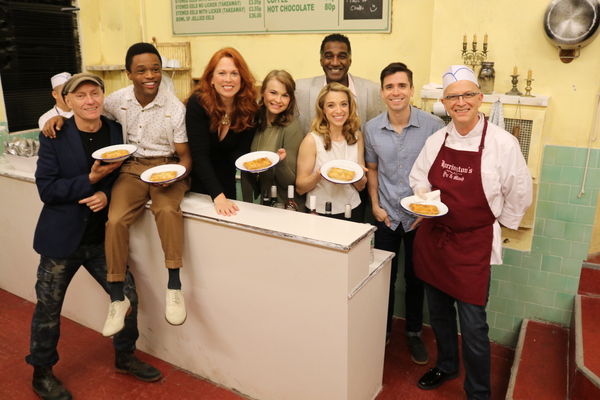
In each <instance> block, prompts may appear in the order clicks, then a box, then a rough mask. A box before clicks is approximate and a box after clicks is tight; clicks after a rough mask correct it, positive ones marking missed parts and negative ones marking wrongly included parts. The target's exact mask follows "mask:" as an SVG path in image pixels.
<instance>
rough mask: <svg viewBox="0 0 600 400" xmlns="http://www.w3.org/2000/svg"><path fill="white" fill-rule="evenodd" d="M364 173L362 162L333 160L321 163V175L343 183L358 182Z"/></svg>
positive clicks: (329, 179) (331, 180)
mask: <svg viewBox="0 0 600 400" xmlns="http://www.w3.org/2000/svg"><path fill="white" fill-rule="evenodd" d="M364 174H365V172H364V170H363V169H362V167H361V166H360V164H358V163H355V162H354V161H350V160H331V161H327V162H326V163H324V164H323V165H321V176H323V178H325V179H327V180H328V181H329V182H333V183H338V184H341V185H347V184H349V183H354V182H358V181H360V180H361V179H362V177H363V176H364Z"/></svg>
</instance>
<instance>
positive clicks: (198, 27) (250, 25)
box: [171, 0, 391, 35]
mask: <svg viewBox="0 0 600 400" xmlns="http://www.w3.org/2000/svg"><path fill="white" fill-rule="evenodd" d="M171 5H172V17H173V34H174V35H235V34H272V33H316V32H390V20H391V19H390V13H391V11H390V6H391V0H171Z"/></svg>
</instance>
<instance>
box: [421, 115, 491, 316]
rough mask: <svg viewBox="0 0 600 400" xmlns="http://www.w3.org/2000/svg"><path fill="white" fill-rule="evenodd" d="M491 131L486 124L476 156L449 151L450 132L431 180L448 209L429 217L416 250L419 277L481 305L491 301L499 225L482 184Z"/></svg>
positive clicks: (455, 295) (448, 292)
mask: <svg viewBox="0 0 600 400" xmlns="http://www.w3.org/2000/svg"><path fill="white" fill-rule="evenodd" d="M486 132H487V121H485V122H484V126H483V134H482V135H481V143H480V144H479V151H477V152H471V151H459V150H454V149H451V148H449V147H446V139H447V138H448V133H446V138H445V139H444V142H443V143H442V146H441V148H440V151H439V153H438V155H437V158H436V159H435V161H434V163H433V165H432V166H431V169H430V170H429V175H428V179H429V182H430V184H431V187H432V190H437V189H439V190H440V191H441V201H442V202H443V203H444V204H446V205H447V206H448V210H449V211H448V213H447V214H446V215H444V216H441V217H436V218H429V219H424V220H423V221H422V222H421V225H420V226H419V229H417V235H416V237H415V241H414V247H413V259H414V263H415V272H416V274H417V276H418V277H419V278H421V279H422V280H423V281H425V282H427V283H429V284H430V285H432V286H435V287H436V288H438V289H440V290H441V291H443V292H444V293H446V294H448V295H450V296H452V297H454V298H455V299H458V300H460V301H464V302H466V303H470V304H475V305H482V306H483V305H485V304H486V301H487V293H488V285H489V279H490V259H491V255H492V239H493V235H494V233H493V224H494V222H495V221H496V217H494V214H493V213H492V210H491V209H490V206H489V204H488V201H487V199H486V197H485V193H484V191H483V183H482V180H481V154H482V152H483V144H484V143H485V135H486Z"/></svg>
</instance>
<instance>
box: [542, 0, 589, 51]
mask: <svg viewBox="0 0 600 400" xmlns="http://www.w3.org/2000/svg"><path fill="white" fill-rule="evenodd" d="M599 26H600V2H599V1H598V0H553V1H552V2H551V3H550V5H549V6H548V8H547V9H546V13H545V14H544V33H545V34H546V38H547V39H548V41H550V43H551V44H552V45H554V46H556V47H557V48H558V49H559V57H561V60H563V62H569V61H571V60H569V61H565V60H564V59H563V57H565V58H571V59H572V58H576V57H578V56H579V50H580V49H581V48H582V47H584V46H585V45H587V44H589V43H590V42H591V41H592V40H594V39H595V38H596V36H597V35H598V33H599V32H600V31H598V27H599ZM575 54H577V55H575ZM569 55H571V56H569Z"/></svg>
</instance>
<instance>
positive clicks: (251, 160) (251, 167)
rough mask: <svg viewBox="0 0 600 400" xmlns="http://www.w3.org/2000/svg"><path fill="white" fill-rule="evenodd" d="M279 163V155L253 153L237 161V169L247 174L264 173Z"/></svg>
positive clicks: (266, 152)
mask: <svg viewBox="0 0 600 400" xmlns="http://www.w3.org/2000/svg"><path fill="white" fill-rule="evenodd" d="M278 162H279V154H277V153H273V152H272V151H253V152H252V153H248V154H244V155H243V156H241V157H239V158H238V159H237V160H235V166H236V168H237V169H239V170H241V171H246V172H253V173H258V172H263V171H266V170H268V169H269V168H273V167H274V166H275V165H276V164H277V163H278Z"/></svg>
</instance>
